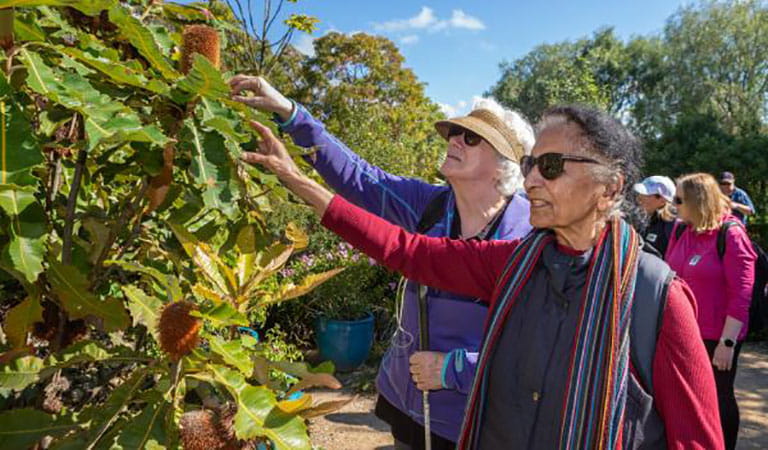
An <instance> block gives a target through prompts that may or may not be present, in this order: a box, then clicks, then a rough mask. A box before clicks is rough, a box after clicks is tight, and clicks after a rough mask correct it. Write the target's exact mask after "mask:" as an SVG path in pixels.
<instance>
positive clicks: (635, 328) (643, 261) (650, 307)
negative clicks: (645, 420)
mask: <svg viewBox="0 0 768 450" xmlns="http://www.w3.org/2000/svg"><path fill="white" fill-rule="evenodd" d="M639 257H640V261H638V269H637V287H636V289H635V299H634V301H633V304H632V322H631V324H630V329H629V332H630V341H629V342H630V344H629V346H630V352H629V355H630V359H631V360H632V365H633V366H634V368H635V371H636V372H637V375H638V377H639V378H640V379H639V381H640V384H641V385H642V386H643V389H645V391H646V392H648V393H649V394H650V395H653V392H654V389H653V359H654V357H655V356H656V342H657V340H658V338H659V332H660V331H661V323H662V318H663V316H664V309H665V308H666V306H667V295H668V292H669V285H670V284H671V283H672V280H673V279H674V277H675V272H673V271H672V269H670V268H669V266H668V265H667V264H666V263H665V262H664V261H662V260H661V259H660V258H658V257H656V256H654V255H651V254H649V253H645V252H642V253H640V255H639Z"/></svg>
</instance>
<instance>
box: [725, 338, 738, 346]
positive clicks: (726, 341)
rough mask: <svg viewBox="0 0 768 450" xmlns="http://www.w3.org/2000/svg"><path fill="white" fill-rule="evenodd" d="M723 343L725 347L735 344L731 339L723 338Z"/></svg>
mask: <svg viewBox="0 0 768 450" xmlns="http://www.w3.org/2000/svg"><path fill="white" fill-rule="evenodd" d="M723 345H725V346H726V347H733V346H734V345H736V342H735V341H734V340H733V339H723Z"/></svg>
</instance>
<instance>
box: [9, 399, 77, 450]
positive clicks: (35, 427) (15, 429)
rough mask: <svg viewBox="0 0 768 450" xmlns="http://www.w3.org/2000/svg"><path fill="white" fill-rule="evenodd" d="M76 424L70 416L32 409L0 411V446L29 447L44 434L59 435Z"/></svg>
mask: <svg viewBox="0 0 768 450" xmlns="http://www.w3.org/2000/svg"><path fill="white" fill-rule="evenodd" d="M77 427H78V425H77V424H76V423H73V421H72V417H71V416H62V417H56V416H53V415H50V414H46V413H44V412H42V411H38V410H34V409H14V410H11V411H5V412H3V413H0V448H7V449H16V448H18V449H22V448H30V447H32V445H34V444H35V442H37V441H39V440H40V439H42V438H43V437H44V436H53V437H56V436H59V435H61V434H64V433H66V432H68V431H70V430H72V429H74V428H77Z"/></svg>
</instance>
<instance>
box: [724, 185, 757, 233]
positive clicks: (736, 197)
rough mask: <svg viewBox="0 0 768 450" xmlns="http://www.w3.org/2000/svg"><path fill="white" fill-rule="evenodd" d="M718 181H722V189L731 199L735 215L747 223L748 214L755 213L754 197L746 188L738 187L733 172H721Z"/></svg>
mask: <svg viewBox="0 0 768 450" xmlns="http://www.w3.org/2000/svg"><path fill="white" fill-rule="evenodd" d="M718 181H719V183H720V190H721V191H722V192H723V194H725V195H726V196H727V197H728V198H730V199H731V208H732V209H733V215H735V216H736V217H738V218H739V220H741V222H742V223H743V224H744V225H746V224H747V216H751V215H752V214H754V213H755V204H754V203H752V199H751V198H749V195H747V193H746V192H744V189H741V188H738V187H736V177H735V176H733V173H731V172H723V173H721V174H720V177H719V178H718Z"/></svg>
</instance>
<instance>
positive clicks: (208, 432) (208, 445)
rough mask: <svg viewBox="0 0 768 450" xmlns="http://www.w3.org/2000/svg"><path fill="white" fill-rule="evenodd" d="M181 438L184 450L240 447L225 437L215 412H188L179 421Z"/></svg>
mask: <svg viewBox="0 0 768 450" xmlns="http://www.w3.org/2000/svg"><path fill="white" fill-rule="evenodd" d="M179 436H180V437H181V445H182V447H183V448H184V450H234V449H238V448H239V446H238V445H237V444H236V443H234V442H231V441H229V440H228V439H227V438H226V437H224V435H223V433H222V429H221V426H220V425H219V419H218V417H216V414H215V413H214V412H213V411H210V410H207V409H198V410H195V411H187V412H185V413H184V414H182V416H181V420H180V421H179Z"/></svg>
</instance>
